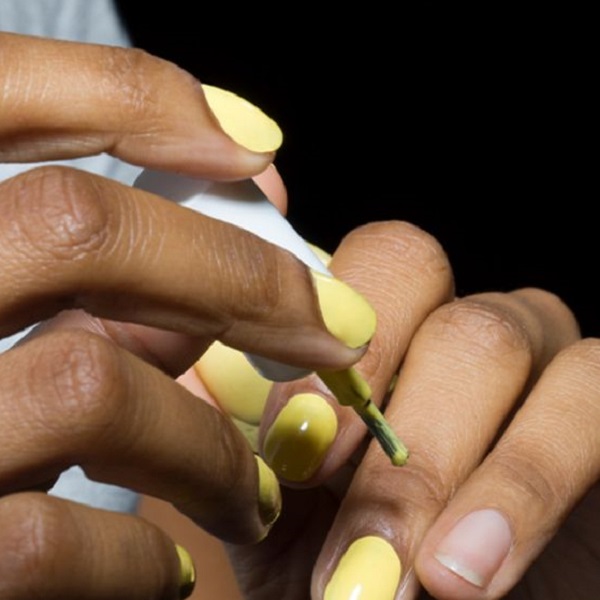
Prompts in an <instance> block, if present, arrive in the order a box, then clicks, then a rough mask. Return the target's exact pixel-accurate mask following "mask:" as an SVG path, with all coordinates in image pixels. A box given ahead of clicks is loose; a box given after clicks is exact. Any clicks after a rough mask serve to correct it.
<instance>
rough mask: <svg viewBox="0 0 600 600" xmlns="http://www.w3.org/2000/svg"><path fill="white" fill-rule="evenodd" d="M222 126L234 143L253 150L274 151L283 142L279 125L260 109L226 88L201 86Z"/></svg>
mask: <svg viewBox="0 0 600 600" xmlns="http://www.w3.org/2000/svg"><path fill="white" fill-rule="evenodd" d="M202 89H203V90H204V95H205V96H206V101H207V102H208V105H209V106H210V109H211V110H212V111H213V113H214V115H215V117H217V120H218V121H219V123H220V124H221V127H222V128H223V130H224V131H225V133H227V135H229V137H231V138H232V139H233V140H234V141H235V142H237V143H238V144H240V146H244V147H245V148H247V149H248V150H252V151H253V152H274V151H275V150H277V149H278V148H279V147H280V146H281V143H282V142H283V133H282V132H281V129H280V128H279V125H277V123H276V122H275V121H274V120H273V119H271V118H270V117H268V116H267V115H266V114H265V113H264V112H263V111H262V110H260V108H258V107H257V106H255V105H254V104H252V103H250V102H248V101H247V100H245V99H244V98H241V97H240V96H238V95H237V94H234V93H233V92H230V91H228V90H223V89H221V88H218V87H215V86H212V85H206V84H204V85H203V86H202Z"/></svg>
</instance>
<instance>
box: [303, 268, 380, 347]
mask: <svg viewBox="0 0 600 600" xmlns="http://www.w3.org/2000/svg"><path fill="white" fill-rule="evenodd" d="M311 272H312V275H313V280H314V282H315V289H316V291H317V296H318V299H319V307H320V309H321V315H322V317H323V321H324V322H325V326H326V327H327V329H328V330H329V331H330V332H331V333H332V334H333V335H334V336H335V337H336V338H338V339H339V340H341V341H342V342H344V343H345V344H346V345H347V346H349V347H350V348H360V347H361V346H364V345H365V344H367V343H368V342H369V340H370V339H371V338H372V337H373V334H374V333H375V327H376V325H377V316H376V314H375V311H374V310H373V308H372V307H371V305H370V304H369V303H368V302H367V301H366V300H365V299H364V298H363V297H362V296H361V295H360V294H359V293H358V292H355V291H354V290H353V289H352V288H351V287H350V286H349V285H347V284H346V283H344V282H343V281H341V280H339V279H336V278H335V277H330V276H328V275H325V274H323V273H319V272H317V271H311Z"/></svg>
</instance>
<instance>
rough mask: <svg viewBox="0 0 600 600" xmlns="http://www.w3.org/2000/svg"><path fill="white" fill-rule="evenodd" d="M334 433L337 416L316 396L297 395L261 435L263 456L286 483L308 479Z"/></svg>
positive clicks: (313, 472) (318, 464) (315, 468)
mask: <svg viewBox="0 0 600 600" xmlns="http://www.w3.org/2000/svg"><path fill="white" fill-rule="evenodd" d="M336 433H337V416H336V414H335V411H334V410H333V408H331V406H330V405H329V404H328V403H327V402H326V401H325V400H324V399H323V398H322V397H321V396H319V395H317V394H297V395H296V396H292V398H290V399H289V401H288V403H287V404H286V405H285V407H284V408H283V409H282V410H281V412H280V413H279V414H278V415H277V418H276V419H275V421H273V424H272V425H271V427H270V428H269V431H268V432H267V435H266V436H265V441H264V448H263V454H264V457H265V459H266V460H267V462H268V463H269V465H271V467H272V468H273V470H274V471H275V472H276V473H277V474H278V475H279V476H280V477H283V478H285V479H287V480H289V481H306V480H307V479H310V478H311V477H312V476H313V475H314V474H315V472H316V471H317V469H318V468H319V466H320V465H321V462H322V461H323V458H324V457H325V454H326V452H327V450H328V449H329V447H330V446H331V444H332V442H333V440H334V439H335V435H336Z"/></svg>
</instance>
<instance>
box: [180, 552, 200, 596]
mask: <svg viewBox="0 0 600 600" xmlns="http://www.w3.org/2000/svg"><path fill="white" fill-rule="evenodd" d="M175 549H176V550H177V556H178V557H179V565H180V571H179V597H180V598H181V599H182V600H183V598H188V597H189V596H191V595H192V592H193V591H194V586H195V584H196V569H195V567H194V561H193V560H192V557H191V556H190V553H189V552H188V551H187V550H186V549H185V548H183V547H182V546H180V545H179V544H175Z"/></svg>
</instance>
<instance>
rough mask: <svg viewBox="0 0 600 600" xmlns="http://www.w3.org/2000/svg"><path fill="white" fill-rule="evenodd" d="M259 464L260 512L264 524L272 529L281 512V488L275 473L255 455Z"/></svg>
mask: <svg viewBox="0 0 600 600" xmlns="http://www.w3.org/2000/svg"><path fill="white" fill-rule="evenodd" d="M255 458H256V464H257V465H258V512H259V515H260V519H261V521H262V523H263V525H264V526H265V527H266V528H267V529H271V527H272V526H273V524H274V523H275V521H277V519H278V517H279V513H280V512H281V490H280V489H279V482H278V481H277V477H276V476H275V473H273V471H272V470H271V469H270V468H269V467H268V466H267V464H266V463H265V461H264V460H263V459H262V458H261V457H260V456H258V455H255Z"/></svg>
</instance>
